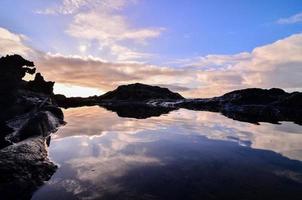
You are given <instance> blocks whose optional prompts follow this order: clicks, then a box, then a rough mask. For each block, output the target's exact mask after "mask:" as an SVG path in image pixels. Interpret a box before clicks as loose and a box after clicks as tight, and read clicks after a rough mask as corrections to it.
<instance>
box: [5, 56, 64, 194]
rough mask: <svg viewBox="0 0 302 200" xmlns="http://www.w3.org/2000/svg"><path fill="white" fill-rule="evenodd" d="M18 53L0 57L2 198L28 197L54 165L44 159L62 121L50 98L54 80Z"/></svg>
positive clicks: (53, 170) (50, 174)
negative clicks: (27, 76) (44, 76)
mask: <svg viewBox="0 0 302 200" xmlns="http://www.w3.org/2000/svg"><path fill="white" fill-rule="evenodd" d="M35 70H36V69H35V67H34V63H33V62H30V61H28V60H25V59H24V58H22V57H21V56H19V55H12V56H6V57H2V58H0V95H1V98H0V108H1V113H0V192H1V197H2V198H3V199H30V197H31V195H32V193H33V192H34V190H36V189H37V188H38V187H39V186H41V185H42V184H43V182H44V181H46V180H48V179H49V178H50V177H51V176H52V174H53V173H54V172H55V170H56V166H55V165H54V164H53V163H52V162H51V161H49V159H48V158H47V155H48V154H47V146H46V144H47V143H48V144H49V141H50V136H49V135H50V133H52V132H54V131H56V130H57V127H58V126H60V125H61V124H63V118H64V116H63V113H62V111H61V109H60V108H58V107H57V105H56V104H54V103H53V101H52V95H53V85H54V82H47V81H45V80H44V78H43V77H42V75H41V74H40V73H37V74H36V76H35V79H34V80H33V81H29V82H27V81H24V80H22V78H23V77H24V76H25V75H26V73H28V74H34V73H35Z"/></svg>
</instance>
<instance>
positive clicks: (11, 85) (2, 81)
mask: <svg viewBox="0 0 302 200" xmlns="http://www.w3.org/2000/svg"><path fill="white" fill-rule="evenodd" d="M26 73H29V74H34V73H35V68H34V63H33V62H31V61H28V60H25V59H24V58H22V57H21V56H19V55H11V56H6V57H2V58H0V96H1V97H2V98H0V107H4V108H5V107H6V106H10V105H13V104H14V103H15V101H16V93H17V90H18V89H19V88H20V85H21V84H22V78H23V77H24V76H25V74H26ZM3 97H5V98H3Z"/></svg>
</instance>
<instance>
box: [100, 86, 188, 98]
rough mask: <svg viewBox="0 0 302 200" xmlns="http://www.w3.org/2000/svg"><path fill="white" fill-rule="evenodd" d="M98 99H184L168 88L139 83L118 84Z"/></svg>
mask: <svg viewBox="0 0 302 200" xmlns="http://www.w3.org/2000/svg"><path fill="white" fill-rule="evenodd" d="M99 99H100V100H122V101H146V100H152V99H173V100H178V99H184V98H183V97H182V96H181V95H180V94H178V93H175V92H171V91H170V90H169V89H168V88H161V87H158V86H151V85H145V84H141V83H135V84H129V85H122V86H119V87H118V88H117V89H115V90H113V91H110V92H107V93H106V94H104V95H102V96H100V97H99Z"/></svg>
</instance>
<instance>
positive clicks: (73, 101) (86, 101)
mask: <svg viewBox="0 0 302 200" xmlns="http://www.w3.org/2000/svg"><path fill="white" fill-rule="evenodd" d="M54 99H55V101H56V103H57V104H58V105H59V106H60V107H62V108H71V107H81V106H94V105H97V104H98V103H99V97H97V96H92V97H87V98H82V97H70V98H67V97H65V96H64V95H62V94H56V95H54Z"/></svg>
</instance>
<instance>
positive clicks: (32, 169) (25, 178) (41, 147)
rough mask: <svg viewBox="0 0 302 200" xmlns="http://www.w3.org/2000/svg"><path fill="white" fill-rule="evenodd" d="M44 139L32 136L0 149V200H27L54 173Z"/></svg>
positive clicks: (54, 169) (54, 166) (54, 168)
mask: <svg viewBox="0 0 302 200" xmlns="http://www.w3.org/2000/svg"><path fill="white" fill-rule="evenodd" d="M46 148H47V147H46V144H45V139H44V138H43V137H35V138H31V139H27V140H24V141H22V142H20V143H18V144H15V145H11V146H8V147H6V148H4V149H1V150H0V180H1V181H0V192H1V197H2V198H3V199H30V197H31V195H32V193H33V192H34V191H35V190H36V189H37V188H38V187H39V186H40V185H42V184H43V182H44V181H46V180H48V179H49V178H50V177H51V176H52V174H53V173H54V172H55V171H56V168H57V167H56V165H54V164H53V163H52V162H51V161H50V160H49V159H48V158H47V150H46Z"/></svg>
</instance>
